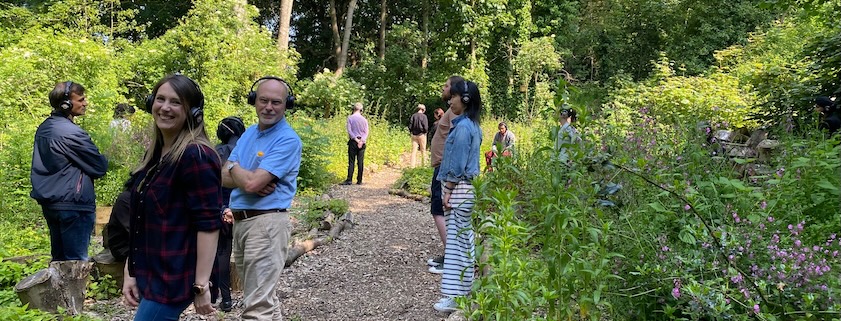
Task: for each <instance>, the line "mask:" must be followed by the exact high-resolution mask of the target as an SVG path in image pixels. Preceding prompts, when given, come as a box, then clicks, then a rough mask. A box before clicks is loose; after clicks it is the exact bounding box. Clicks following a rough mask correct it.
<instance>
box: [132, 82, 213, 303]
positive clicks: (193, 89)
mask: <svg viewBox="0 0 841 321" xmlns="http://www.w3.org/2000/svg"><path fill="white" fill-rule="evenodd" d="M145 107H146V109H145V110H146V111H147V112H150V113H151V114H152V118H153V119H154V127H153V131H154V137H155V140H154V141H153V142H152V146H151V148H150V149H149V151H147V153H146V155H144V156H143V160H142V161H141V162H140V165H139V166H138V168H137V169H135V170H134V171H133V172H132V176H133V181H134V182H135V183H134V185H133V186H132V189H131V191H132V194H131V227H130V228H131V241H130V242H131V248H130V251H129V257H128V260H127V261H126V273H125V279H124V282H123V298H124V300H125V302H126V303H128V304H129V305H131V306H138V308H137V313H136V314H135V317H134V320H178V317H179V315H180V314H181V312H183V311H184V309H186V308H187V307H188V306H189V305H190V303H193V304H194V305H195V309H196V312H198V313H200V314H210V313H213V312H215V309H214V308H213V307H212V306H211V304H210V291H209V288H210V284H209V280H210V272H211V270H212V269H213V260H214V258H215V257H216V244H217V239H218V237H219V229H220V228H221V227H222V217H221V215H220V213H219V212H220V209H221V208H222V177H221V171H222V168H221V165H220V160H219V155H217V154H216V151H215V150H214V149H213V146H211V144H210V140H209V139H208V138H207V134H206V133H205V130H204V126H203V124H202V122H203V114H202V113H203V107H204V95H203V94H202V92H201V89H200V88H199V86H198V84H197V83H196V82H195V81H193V80H192V79H190V78H187V77H186V76H183V75H180V74H175V75H170V76H167V77H166V78H164V79H162V80H161V81H159V82H158V83H157V85H155V87H154V90H153V91H152V95H151V96H149V97H148V98H147V100H146V105H145Z"/></svg>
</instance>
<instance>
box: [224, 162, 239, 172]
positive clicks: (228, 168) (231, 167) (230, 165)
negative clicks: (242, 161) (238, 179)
mask: <svg viewBox="0 0 841 321" xmlns="http://www.w3.org/2000/svg"><path fill="white" fill-rule="evenodd" d="M236 164H237V162H230V163H228V166H227V167H225V169H227V170H228V173H230V172H231V170H232V169H234V166H235V165H236Z"/></svg>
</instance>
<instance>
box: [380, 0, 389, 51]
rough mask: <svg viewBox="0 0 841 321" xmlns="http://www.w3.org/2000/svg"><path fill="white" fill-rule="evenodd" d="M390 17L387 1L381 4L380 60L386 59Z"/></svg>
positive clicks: (384, 0)
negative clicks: (387, 29)
mask: <svg viewBox="0 0 841 321" xmlns="http://www.w3.org/2000/svg"><path fill="white" fill-rule="evenodd" d="M387 17H388V4H387V1H386V0H382V2H381V3H380V60H383V59H385V25H386V18H387Z"/></svg>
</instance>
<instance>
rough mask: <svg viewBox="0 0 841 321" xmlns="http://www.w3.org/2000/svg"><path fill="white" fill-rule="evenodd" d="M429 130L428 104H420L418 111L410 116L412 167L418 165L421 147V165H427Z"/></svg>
mask: <svg viewBox="0 0 841 321" xmlns="http://www.w3.org/2000/svg"><path fill="white" fill-rule="evenodd" d="M428 130H429V121H428V120H427V118H426V106H424V105H423V104H418V111H417V112H416V113H414V114H412V117H411V118H409V132H410V133H411V134H412V168H414V167H415V166H416V165H417V152H418V149H420V155H421V165H426V132H427V131H428Z"/></svg>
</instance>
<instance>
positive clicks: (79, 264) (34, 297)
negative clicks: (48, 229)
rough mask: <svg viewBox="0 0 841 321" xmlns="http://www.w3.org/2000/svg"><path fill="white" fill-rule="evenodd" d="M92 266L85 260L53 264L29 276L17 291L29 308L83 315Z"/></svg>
mask: <svg viewBox="0 0 841 321" xmlns="http://www.w3.org/2000/svg"><path fill="white" fill-rule="evenodd" d="M92 267H93V263H91V262H86V261H57V262H51V263H50V266H49V267H48V268H45V269H42V270H40V271H38V272H36V273H35V274H33V275H31V276H28V277H26V278H25V279H23V280H21V281H20V282H19V283H18V284H17V285H15V292H17V294H18V298H20V302H21V303H23V304H29V308H30V309H33V308H34V309H38V310H42V311H48V312H54V313H55V312H58V307H62V308H64V310H65V311H66V312H67V313H68V314H70V315H77V314H79V313H81V312H82V308H83V307H84V304H85V290H86V288H87V284H88V278H89V277H90V273H91V269H92Z"/></svg>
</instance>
